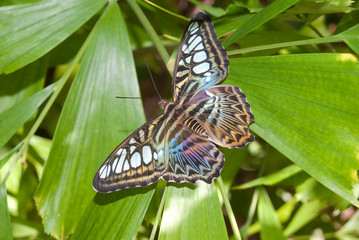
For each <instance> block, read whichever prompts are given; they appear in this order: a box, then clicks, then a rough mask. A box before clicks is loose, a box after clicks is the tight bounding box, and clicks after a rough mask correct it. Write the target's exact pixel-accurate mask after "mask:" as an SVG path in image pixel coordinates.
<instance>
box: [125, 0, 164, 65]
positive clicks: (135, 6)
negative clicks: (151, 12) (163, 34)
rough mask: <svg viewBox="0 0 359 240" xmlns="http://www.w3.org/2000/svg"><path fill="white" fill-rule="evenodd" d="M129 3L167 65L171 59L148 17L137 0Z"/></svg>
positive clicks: (130, 0) (131, 0)
mask: <svg viewBox="0 0 359 240" xmlns="http://www.w3.org/2000/svg"><path fill="white" fill-rule="evenodd" d="M127 2H128V4H129V5H130V6H131V8H132V10H133V11H134V12H135V14H136V16H137V18H138V19H139V20H140V22H141V23H142V25H143V27H144V29H145V30H146V32H147V34H148V35H149V36H150V38H151V39H152V41H153V44H154V45H155V47H156V48H157V51H158V52H159V54H160V56H161V58H162V60H163V62H164V63H165V64H166V63H167V62H168V60H169V59H170V56H169V55H168V53H167V50H166V49H165V47H164V46H163V44H162V42H161V40H160V39H159V37H158V36H157V33H156V32H155V30H154V29H153V27H152V25H151V23H150V21H148V19H147V17H146V15H145V14H144V13H143V11H142V10H141V8H140V6H138V4H137V2H136V0H127Z"/></svg>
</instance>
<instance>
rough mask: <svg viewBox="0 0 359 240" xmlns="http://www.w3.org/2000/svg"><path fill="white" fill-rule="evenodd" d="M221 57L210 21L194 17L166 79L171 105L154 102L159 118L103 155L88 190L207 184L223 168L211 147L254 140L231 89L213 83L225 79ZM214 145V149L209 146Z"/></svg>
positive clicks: (242, 103) (247, 113)
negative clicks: (160, 111)
mask: <svg viewBox="0 0 359 240" xmlns="http://www.w3.org/2000/svg"><path fill="white" fill-rule="evenodd" d="M228 66H229V61H228V57H227V53H226V51H225V50H224V48H223V47H222V45H221V43H220V42H219V40H218V38H217V35H216V33H215V31H214V27H213V24H212V21H211V19H210V17H209V16H208V15H207V14H205V13H204V12H200V13H198V14H196V15H195V16H194V17H193V19H192V20H191V21H190V23H189V24H188V26H187V29H186V31H185V32H184V34H183V36H182V39H181V42H180V45H179V48H178V52H177V57H176V61H175V67H174V73H173V78H172V99H173V102H169V101H168V100H165V99H162V100H161V101H160V102H159V105H160V107H161V108H162V109H163V112H164V113H163V114H162V115H159V116H157V117H154V118H153V119H151V120H149V121H148V122H146V123H145V124H144V125H142V126H141V127H139V128H138V129H137V130H136V131H135V132H134V133H132V134H131V135H130V136H129V137H127V138H126V139H125V140H124V141H123V142H122V143H121V144H120V145H118V146H117V147H116V148H115V149H114V150H113V152H112V153H111V154H110V155H109V156H108V157H107V159H106V160H105V161H104V163H103V164H102V165H101V166H100V168H99V170H98V171H97V173H96V175H95V177H94V180H93V188H94V189H95V190H96V191H98V192H102V193H107V192H114V191H118V190H121V189H125V188H132V187H144V186H148V185H150V184H152V183H155V182H157V181H158V180H159V179H163V180H165V181H167V182H176V183H182V182H189V183H195V182H196V181H199V180H201V181H204V182H207V183H211V182H212V180H213V179H214V178H216V177H218V176H219V175H220V172H221V170H222V169H223V167H224V155H223V154H222V153H221V152H220V151H219V150H218V149H217V147H216V145H219V146H222V147H226V148H243V147H244V146H245V145H246V144H248V143H250V142H252V141H253V140H254V136H253V135H252V134H251V133H250V132H249V129H248V126H249V124H250V123H251V122H253V121H254V116H253V114H252V113H251V110H250V106H249V104H248V102H247V98H246V96H245V95H244V94H243V93H242V92H241V90H240V89H239V88H238V87H237V86H231V85H218V86H215V85H216V84H217V83H219V82H221V81H223V80H224V79H225V78H226V77H227V75H228ZM215 144H216V145H215Z"/></svg>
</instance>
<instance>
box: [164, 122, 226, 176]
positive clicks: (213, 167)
mask: <svg viewBox="0 0 359 240" xmlns="http://www.w3.org/2000/svg"><path fill="white" fill-rule="evenodd" d="M172 127H173V126H172ZM173 128H174V129H178V131H177V132H176V133H173V132H172V134H171V135H175V136H176V137H175V138H172V139H169V141H168V159H169V162H168V167H167V170H166V173H165V174H164V175H163V177H162V178H163V179H164V180H165V181H167V182H176V183H182V182H190V183H195V182H196V181H198V180H202V181H205V182H207V183H211V182H212V180H213V179H214V178H216V177H218V176H219V175H220V173H221V170H222V169H223V167H224V156H223V154H222V153H221V152H220V151H219V150H218V149H217V147H216V146H215V145H214V144H213V143H211V142H209V141H208V139H207V138H205V137H204V136H201V135H198V134H195V133H193V132H192V131H189V130H187V129H186V128H184V127H183V126H182V125H181V124H178V125H177V127H176V126H175V127H173Z"/></svg>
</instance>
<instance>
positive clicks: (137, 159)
mask: <svg viewBox="0 0 359 240" xmlns="http://www.w3.org/2000/svg"><path fill="white" fill-rule="evenodd" d="M139 166H141V155H140V154H139V153H138V152H135V153H134V154H133V155H132V157H131V167H133V168H138V167H139Z"/></svg>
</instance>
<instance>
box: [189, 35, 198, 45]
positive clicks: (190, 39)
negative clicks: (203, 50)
mask: <svg viewBox="0 0 359 240" xmlns="http://www.w3.org/2000/svg"><path fill="white" fill-rule="evenodd" d="M195 37H196V35H193V36H192V37H190V38H189V39H188V43H191V42H192V41H193V39H194V38H195Z"/></svg>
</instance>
